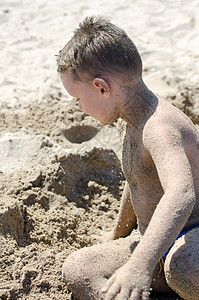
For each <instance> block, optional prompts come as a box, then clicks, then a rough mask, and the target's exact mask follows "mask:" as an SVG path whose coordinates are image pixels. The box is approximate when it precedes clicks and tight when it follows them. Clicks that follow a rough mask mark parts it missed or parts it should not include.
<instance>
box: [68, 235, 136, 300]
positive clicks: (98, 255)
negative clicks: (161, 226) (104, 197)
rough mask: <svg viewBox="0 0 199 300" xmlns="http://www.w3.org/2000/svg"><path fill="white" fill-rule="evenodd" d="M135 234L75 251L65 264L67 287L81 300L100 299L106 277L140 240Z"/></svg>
mask: <svg viewBox="0 0 199 300" xmlns="http://www.w3.org/2000/svg"><path fill="white" fill-rule="evenodd" d="M139 239H140V238H139V237H138V236H135V241H134V242H132V236H131V237H127V238H124V239H119V240H115V241H111V242H108V243H104V244H100V245H94V246H91V247H87V248H82V249H80V250H78V251H76V252H73V253H72V254H71V255H69V257H68V258H67V259H66V261H65V262H64V265H63V277H64V280H65V282H66V285H67V287H68V288H69V289H70V290H71V291H72V292H73V294H74V295H75V297H77V298H78V299H81V300H88V299H89V300H90V299H92V300H93V299H100V295H99V291H100V289H101V288H102V287H103V285H104V284H105V282H106V280H107V279H108V278H109V277H110V276H111V275H112V274H113V273H114V272H115V271H116V270H117V269H118V268H119V267H121V266H122V265H123V264H124V263H125V262H126V261H127V260H128V259H129V257H130V255H131V253H132V251H133V250H134V248H135V247H136V245H137V244H138V242H139Z"/></svg>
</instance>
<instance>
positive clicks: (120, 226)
mask: <svg viewBox="0 0 199 300" xmlns="http://www.w3.org/2000/svg"><path fill="white" fill-rule="evenodd" d="M136 224H137V222H136V216H135V213H134V210H133V207H132V204H131V196H130V189H129V185H128V183H127V182H126V183H125V186H124V190H123V194H122V198H121V204H120V209H119V213H118V216H117V219H116V222H115V225H114V229H113V239H114V240H115V239H119V238H120V237H126V236H128V235H129V234H130V233H131V231H132V230H133V228H135V227H136Z"/></svg>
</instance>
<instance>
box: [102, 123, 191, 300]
mask: <svg viewBox="0 0 199 300" xmlns="http://www.w3.org/2000/svg"><path fill="white" fill-rule="evenodd" d="M158 125H159V124H158ZM162 127H163V128H162V129H161V130H160V126H159V127H158V126H157V125H156V126H155V128H150V129H149V130H148V132H147V131H146V132H145V135H144V137H143V142H144V146H145V148H146V149H147V151H148V153H149V155H150V156H151V158H152V160H153V162H154V164H155V166H156V169H157V172H158V175H159V179H160V183H161V185H162V187H163V190H164V195H163V197H162V198H161V199H160V201H159V204H158V205H157V207H156V209H155V211H154V214H153V216H152V218H151V220H150V223H149V225H148V228H147V230H146V232H145V233H144V236H143V238H142V239H141V241H140V242H139V244H138V245H137V247H136V249H135V250H134V252H133V253H132V256H131V257H130V259H129V261H128V262H127V263H126V264H125V265H123V266H122V267H121V268H120V269H118V270H117V271H116V272H115V273H114V274H113V276H111V278H110V279H109V280H108V281H107V284H106V285H105V287H104V288H103V289H102V292H103V293H106V296H105V298H104V299H106V300H110V299H113V298H114V297H115V296H116V295H117V294H118V291H120V298H121V299H138V298H139V297H140V296H142V299H148V295H149V289H150V284H151V279H152V274H153V271H154V268H155V266H156V264H157V263H158V260H159V259H160V258H161V257H162V256H163V255H164V253H165V252H166V251H167V249H168V248H169V247H170V246H171V244H172V243H173V241H174V240H175V239H176V237H177V236H178V234H179V232H180V231H181V230H182V228H183V227H184V225H185V224H186V222H187V220H188V218H189V216H190V214H191V212H192V209H193V207H194V204H195V191H194V183H193V178H192V172H191V167H190V164H189V161H188V159H187V156H186V153H185V151H184V148H183V146H182V141H181V137H180V134H179V133H178V132H177V134H173V133H171V132H170V129H171V128H169V129H167V128H165V127H164V126H162ZM129 278H131V280H130V281H129ZM130 297H131V298H130Z"/></svg>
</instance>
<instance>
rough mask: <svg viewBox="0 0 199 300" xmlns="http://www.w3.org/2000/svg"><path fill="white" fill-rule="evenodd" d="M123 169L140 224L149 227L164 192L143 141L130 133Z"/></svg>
mask: <svg viewBox="0 0 199 300" xmlns="http://www.w3.org/2000/svg"><path fill="white" fill-rule="evenodd" d="M122 167H123V172H124V175H125V178H126V180H127V181H128V183H129V186H130V190H131V196H132V199H131V200H132V204H133V207H134V211H135V213H136V216H137V218H138V223H143V224H145V223H146V225H147V223H148V222H149V221H150V218H151V216H152V214H153V212H154V210H155V207H156V205H157V203H158V202H159V200H160V198H161V196H162V194H163V190H162V187H161V184H160V181H159V177H158V174H157V171H156V168H155V165H154V163H153V161H152V159H151V158H149V154H147V152H146V150H145V149H144V147H143V144H142V141H141V140H140V139H139V138H137V137H135V136H132V135H129V134H128V132H127V134H126V135H125V137H124V140H123V153H122Z"/></svg>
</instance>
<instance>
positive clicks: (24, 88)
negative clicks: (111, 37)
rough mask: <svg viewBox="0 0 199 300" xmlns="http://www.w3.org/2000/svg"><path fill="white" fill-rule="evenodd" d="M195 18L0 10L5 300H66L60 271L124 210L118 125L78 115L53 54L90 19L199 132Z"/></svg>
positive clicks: (47, 5)
mask: <svg viewBox="0 0 199 300" xmlns="http://www.w3.org/2000/svg"><path fill="white" fill-rule="evenodd" d="M198 9H199V3H198V1H196V0H190V1H186V2H185V1H183V0H181V1H180V0H176V1H169V0H166V1H164V2H163V1H160V0H151V1H147V0H141V1H138V0H134V1H132V0H124V1H123V2H121V1H117V0H115V1H108V2H106V1H104V0H98V1H97V0H92V1H90V0H85V1H84V2H82V1H79V0H76V1H74V0H65V1H64V0H57V1H52V0H50V1H48V2H46V1H42V0H36V1H30V0H27V1H25V0H24V1H20V0H13V1H9V0H5V1H3V2H1V3H0V45H1V52H0V69H1V73H0V180H1V184H0V190H1V196H0V299H42V300H43V299H56V300H57V299H70V297H71V296H70V292H69V291H67V289H66V287H65V285H64V282H63V280H62V275H61V266H62V263H63V261H64V259H65V258H66V257H67V255H68V254H70V253H71V252H72V251H75V250H76V249H79V248H81V247H84V246H90V245H92V244H94V243H96V242H97V238H96V236H98V235H99V236H100V235H103V234H104V232H106V231H108V230H110V229H111V227H112V226H113V223H114V219H115V217H116V214H117V212H118V208H119V203H120V197H121V193H122V189H123V183H124V176H123V174H122V170H121V163H120V159H121V139H120V135H119V133H118V129H117V125H116V124H114V125H113V126H106V127H102V126H101V125H100V124H99V122H97V121H95V120H94V119H92V118H91V117H89V116H87V115H86V114H84V113H82V112H79V110H78V107H77V105H76V104H75V102H74V101H73V100H72V99H71V97H69V96H68V95H67V94H66V93H65V91H64V89H63V87H62V86H61V83H60V80H59V76H58V75H57V73H56V61H55V54H57V53H58V52H59V50H60V49H61V48H62V47H63V46H64V44H65V43H66V42H67V40H68V39H69V38H70V36H71V35H72V31H73V30H74V29H75V27H76V26H77V24H78V23H79V22H80V21H81V20H83V18H84V17H85V16H87V15H91V14H95V15H96V14H102V15H105V16H106V17H108V18H110V19H111V20H112V22H114V23H116V24H117V25H119V26H121V27H122V28H124V29H125V30H126V31H127V33H128V34H129V35H130V37H131V38H132V39H133V40H134V42H135V44H136V45H137V47H138V49H139V51H140V53H141V56H142V58H143V62H144V73H143V77H144V80H145V82H146V83H147V85H148V86H149V87H150V88H151V89H152V90H153V91H154V92H156V93H157V94H158V95H160V96H162V97H164V98H166V99H167V100H168V101H171V102H172V103H173V104H174V105H176V106H178V107H179V108H180V109H181V110H183V111H184V112H185V113H186V114H187V115H189V117H190V118H191V119H192V121H193V122H194V123H195V124H196V126H199V101H198V99H199V86H198V80H199V59H198V58H199V55H198V44H199V35H198V32H199V19H198ZM154 299H157V298H154ZM158 299H166V298H165V297H163V298H161V297H159V298H158ZM175 299H180V298H179V297H178V298H175Z"/></svg>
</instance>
